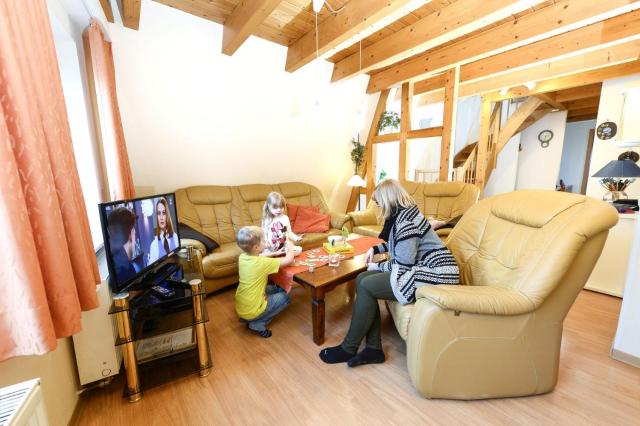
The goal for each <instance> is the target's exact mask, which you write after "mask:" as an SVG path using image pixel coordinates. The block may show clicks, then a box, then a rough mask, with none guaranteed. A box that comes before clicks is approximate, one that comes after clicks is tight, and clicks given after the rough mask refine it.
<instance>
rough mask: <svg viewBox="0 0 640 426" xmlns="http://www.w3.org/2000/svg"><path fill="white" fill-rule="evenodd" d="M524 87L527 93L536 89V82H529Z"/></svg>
mask: <svg viewBox="0 0 640 426" xmlns="http://www.w3.org/2000/svg"><path fill="white" fill-rule="evenodd" d="M524 85H525V86H526V87H527V89H529V91H531V90H533V89H535V88H536V82H535V81H530V82H528V83H525V84H524Z"/></svg>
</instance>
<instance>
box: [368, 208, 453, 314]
mask: <svg viewBox="0 0 640 426" xmlns="http://www.w3.org/2000/svg"><path fill="white" fill-rule="evenodd" d="M373 251H374V253H376V254H379V253H385V252H388V253H389V256H390V259H389V260H387V261H385V262H381V263H380V264H378V269H379V270H380V271H381V272H390V273H391V288H392V290H393V294H394V295H395V296H396V299H398V301H399V302H400V303H402V304H403V305H405V304H407V303H411V302H413V301H414V300H415V293H416V288H417V287H420V286H423V285H427V284H458V283H459V272H458V265H457V264H456V260H455V258H454V257H453V255H452V254H451V252H450V251H449V249H448V248H447V247H446V246H445V245H444V243H443V242H442V240H441V239H440V237H438V235H437V234H436V233H435V231H434V230H433V228H432V227H431V224H429V221H428V220H427V219H426V218H425V217H424V216H423V215H422V213H420V210H418V208H417V207H416V206H413V207H407V208H405V209H402V210H401V211H400V213H398V216H397V218H396V221H395V223H394V224H393V226H392V228H391V232H390V234H389V241H388V242H385V243H382V244H379V245H377V246H376V247H374V249H373Z"/></svg>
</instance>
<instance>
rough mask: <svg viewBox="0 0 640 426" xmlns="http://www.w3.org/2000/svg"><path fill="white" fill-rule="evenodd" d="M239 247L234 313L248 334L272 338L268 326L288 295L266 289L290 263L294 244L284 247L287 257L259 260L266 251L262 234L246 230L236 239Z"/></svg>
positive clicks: (281, 290) (265, 243)
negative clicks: (271, 280)
mask: <svg viewBox="0 0 640 426" xmlns="http://www.w3.org/2000/svg"><path fill="white" fill-rule="evenodd" d="M237 243H238V246H239V247H240V248H241V249H242V251H244V253H242V254H241V255H240V258H239V259H238V274H239V275H240V282H239V283H238V289H237V290H236V313H237V314H238V316H239V317H240V318H241V319H242V320H244V321H246V322H247V327H248V328H249V330H251V331H254V332H256V333H258V334H259V335H260V336H262V337H271V330H268V329H267V327H266V326H267V324H268V323H269V322H271V320H272V319H273V317H275V316H276V315H277V314H279V313H280V312H281V311H282V310H283V309H284V308H286V307H287V306H288V305H289V303H291V301H290V299H289V295H288V294H287V293H285V292H284V290H283V289H281V288H278V287H276V286H275V285H267V279H268V276H269V275H270V274H275V273H276V272H278V269H280V267H281V266H287V265H289V264H291V262H293V256H294V253H293V243H291V242H288V243H287V245H286V256H285V257H283V258H272V257H265V256H260V253H262V252H263V251H264V249H265V248H267V242H266V241H265V237H264V232H263V231H262V229H261V228H259V227H257V226H245V227H244V228H242V229H240V231H239V232H238V236H237Z"/></svg>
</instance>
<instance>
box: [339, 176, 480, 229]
mask: <svg viewBox="0 0 640 426" xmlns="http://www.w3.org/2000/svg"><path fill="white" fill-rule="evenodd" d="M402 186H403V187H404V189H406V190H407V192H409V193H410V194H411V196H412V197H413V198H414V199H415V200H416V203H417V205H418V208H419V209H420V211H421V212H422V214H424V215H425V216H426V217H433V218H435V219H438V220H444V221H445V222H446V221H449V220H451V219H453V218H455V217H458V216H461V215H463V214H464V213H465V212H466V211H467V210H468V209H469V207H471V206H472V205H474V204H475V203H476V202H477V201H478V195H479V194H480V191H479V190H478V187H477V186H475V185H471V184H468V183H463V182H437V183H417V182H408V181H407V182H404V183H403V184H402ZM348 215H349V219H350V220H351V223H352V225H353V232H355V233H356V234H360V235H369V236H372V237H377V236H378V235H379V234H380V231H382V222H381V221H380V220H378V208H377V207H376V205H375V203H373V202H370V203H369V205H368V206H367V208H366V209H365V210H363V211H359V212H350V213H348ZM450 232H451V228H442V229H438V230H437V231H436V233H437V234H438V235H439V236H440V237H441V238H442V239H444V238H446V237H447V235H449V233H450Z"/></svg>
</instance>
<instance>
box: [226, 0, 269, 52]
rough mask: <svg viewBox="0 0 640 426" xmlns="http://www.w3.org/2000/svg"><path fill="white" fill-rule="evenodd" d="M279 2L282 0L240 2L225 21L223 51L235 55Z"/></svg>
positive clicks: (244, 0)
mask: <svg viewBox="0 0 640 426" xmlns="http://www.w3.org/2000/svg"><path fill="white" fill-rule="evenodd" d="M278 4H280V0H242V1H241V2H240V3H238V5H237V6H236V7H235V8H234V9H233V12H232V13H231V15H229V17H228V18H227V19H226V20H225V21H224V30H223V31H222V53H224V54H225V55H233V54H234V53H235V51H236V50H238V48H239V47H240V46H242V43H244V42H245V41H246V40H247V39H248V38H249V36H250V35H251V34H253V32H254V31H255V30H256V29H257V28H258V27H259V26H260V24H262V22H263V21H264V20H265V19H266V18H267V17H268V16H269V15H271V12H273V11H274V9H275V8H276V7H278Z"/></svg>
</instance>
